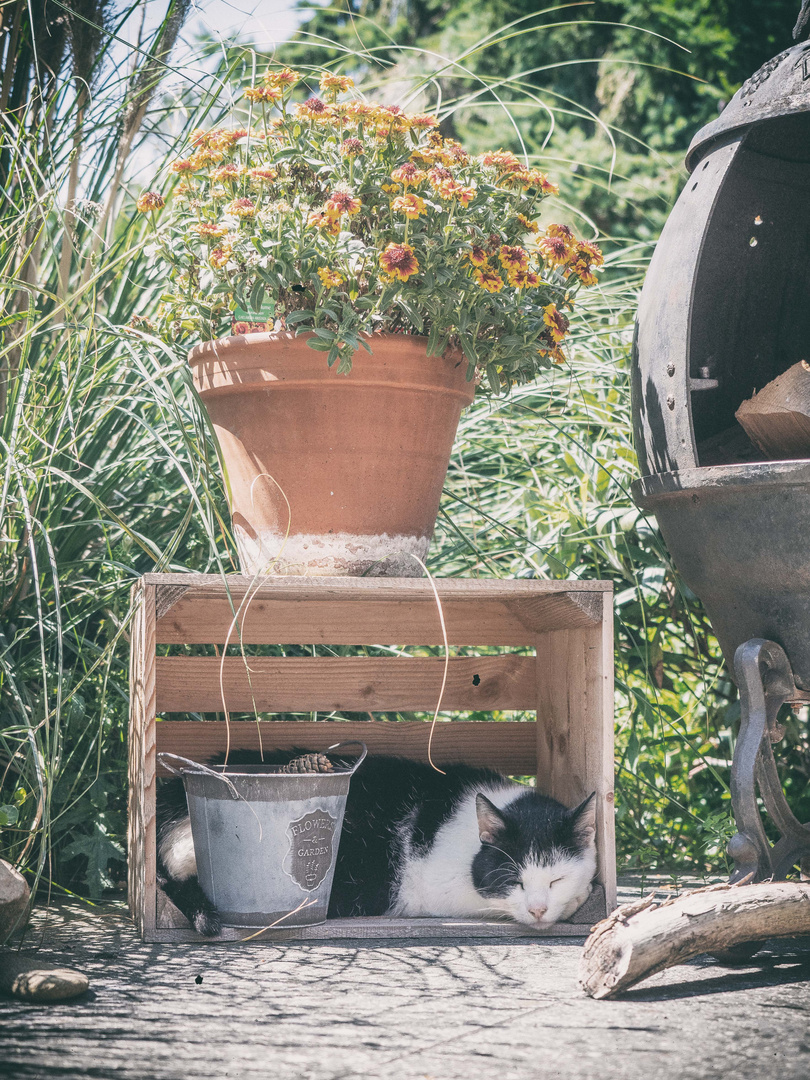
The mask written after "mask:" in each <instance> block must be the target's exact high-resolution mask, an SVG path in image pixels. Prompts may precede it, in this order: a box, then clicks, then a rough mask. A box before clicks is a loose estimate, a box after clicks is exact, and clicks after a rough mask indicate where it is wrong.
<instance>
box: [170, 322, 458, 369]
mask: <svg viewBox="0 0 810 1080" xmlns="http://www.w3.org/2000/svg"><path fill="white" fill-rule="evenodd" d="M313 336H314V335H313V333H312V331H311V330H302V331H301V333H300V334H296V332H295V331H294V330H260V331H257V332H256V333H251V334H227V335H225V336H224V337H218V338H212V339H211V340H210V341H201V342H200V343H199V344H198V345H195V346H194V348H193V349H191V350H190V351H189V353H188V362H189V363H190V364H194V363H196V362H197V361H199V360H200V359H202V358H203V357H207V356H208V354H210V353H214V354H215V355H216V354H217V353H218V351H219V349H224V350H226V351H227V350H228V349H232V348H237V347H240V346H241V347H244V346H245V345H253V344H259V345H262V344H266V345H269V344H271V343H274V342H282V341H287V342H291V343H292V342H296V341H302V342H306V341H307V339H308V338H310V337H313ZM359 336H360V337H361V338H362V339H363V340H364V341H367V342H368V343H369V344H370V345H371V346H372V350H373V343H374V342H375V341H380V342H383V341H384V342H385V343H386V345H391V344H394V343H395V342H396V343H401V344H402V345H407V346H411V347H413V346H418V345H421V344H423V345H424V347H425V355H427V343H428V341H429V340H430V339H429V338H428V337H426V336H425V335H423V334H391V333H388V332H381V333H379V334H360V335H359ZM313 351H314V350H313ZM357 353H358V354H360V355H363V354H364V353H365V350H364V349H358V350H357ZM365 355H368V353H365ZM451 358H460V359H466V358H465V357H464V353H463V352H462V351H461V349H459V348H449V349H446V350H445V351H444V352H443V353H442V355H441V356H431V357H428V359H430V360H444V359H451ZM325 363H326V360H325V359H324V364H325Z"/></svg>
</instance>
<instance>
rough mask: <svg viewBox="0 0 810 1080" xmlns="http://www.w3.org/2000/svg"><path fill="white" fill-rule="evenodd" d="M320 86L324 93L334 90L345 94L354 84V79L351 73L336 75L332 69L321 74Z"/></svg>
mask: <svg viewBox="0 0 810 1080" xmlns="http://www.w3.org/2000/svg"><path fill="white" fill-rule="evenodd" d="M319 85H320V88H321V92H322V93H326V92H327V91H332V92H333V93H337V94H345V93H346V91H347V90H351V88H352V87H353V86H354V79H352V78H351V77H350V76H349V75H334V74H333V73H332V72H331V71H325V72H324V73H323V75H321V81H320V84H319Z"/></svg>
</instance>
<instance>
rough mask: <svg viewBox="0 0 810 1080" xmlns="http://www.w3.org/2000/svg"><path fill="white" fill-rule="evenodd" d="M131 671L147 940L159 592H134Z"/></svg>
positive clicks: (151, 900)
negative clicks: (157, 600)
mask: <svg viewBox="0 0 810 1080" xmlns="http://www.w3.org/2000/svg"><path fill="white" fill-rule="evenodd" d="M131 597H132V606H133V609H134V616H133V622H132V634H131V651H130V666H129V694H130V697H129V745H128V754H129V763H128V770H129V792H128V810H129V813H128V820H127V850H128V867H127V876H128V886H129V905H130V912H131V914H132V917H133V918H134V919H135V921H136V923H137V924H138V927H139V929H140V931H141V933H142V934H144V935H145V934H147V933H149V932H151V931H152V930H154V926H155V859H156V846H155V714H156V709H155V663H154V661H155V587H154V586H153V585H148V584H144V583H143V581H141V582H139V583H138V584H136V585H135V586H133V589H132V593H131Z"/></svg>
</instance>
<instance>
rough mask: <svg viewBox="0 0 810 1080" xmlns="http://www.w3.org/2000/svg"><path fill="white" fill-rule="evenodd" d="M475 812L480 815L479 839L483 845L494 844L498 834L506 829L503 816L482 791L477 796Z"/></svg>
mask: <svg viewBox="0 0 810 1080" xmlns="http://www.w3.org/2000/svg"><path fill="white" fill-rule="evenodd" d="M475 812H476V814H477V815H478V837H479V839H480V841H481V843H482V844H492V843H494V842H495V837H496V836H497V835H498V833H500V832H503V830H504V829H505V828H506V821H505V820H504V816H503V814H502V813H501V812H500V810H499V809H498V807H497V806H493V805H492V803H491V802H490V801H489V799H488V798H487V797H486V795H482V794H481V792H480V791H479V792H478V794H477V795H476V796H475Z"/></svg>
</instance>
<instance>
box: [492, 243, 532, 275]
mask: <svg viewBox="0 0 810 1080" xmlns="http://www.w3.org/2000/svg"><path fill="white" fill-rule="evenodd" d="M498 259H499V261H500V264H501V266H504V267H506V269H507V270H528V268H529V253H528V251H526V249H525V248H522V247H520V246H519V245H514V246H513V245H510V244H501V247H500V251H499V252H498Z"/></svg>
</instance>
